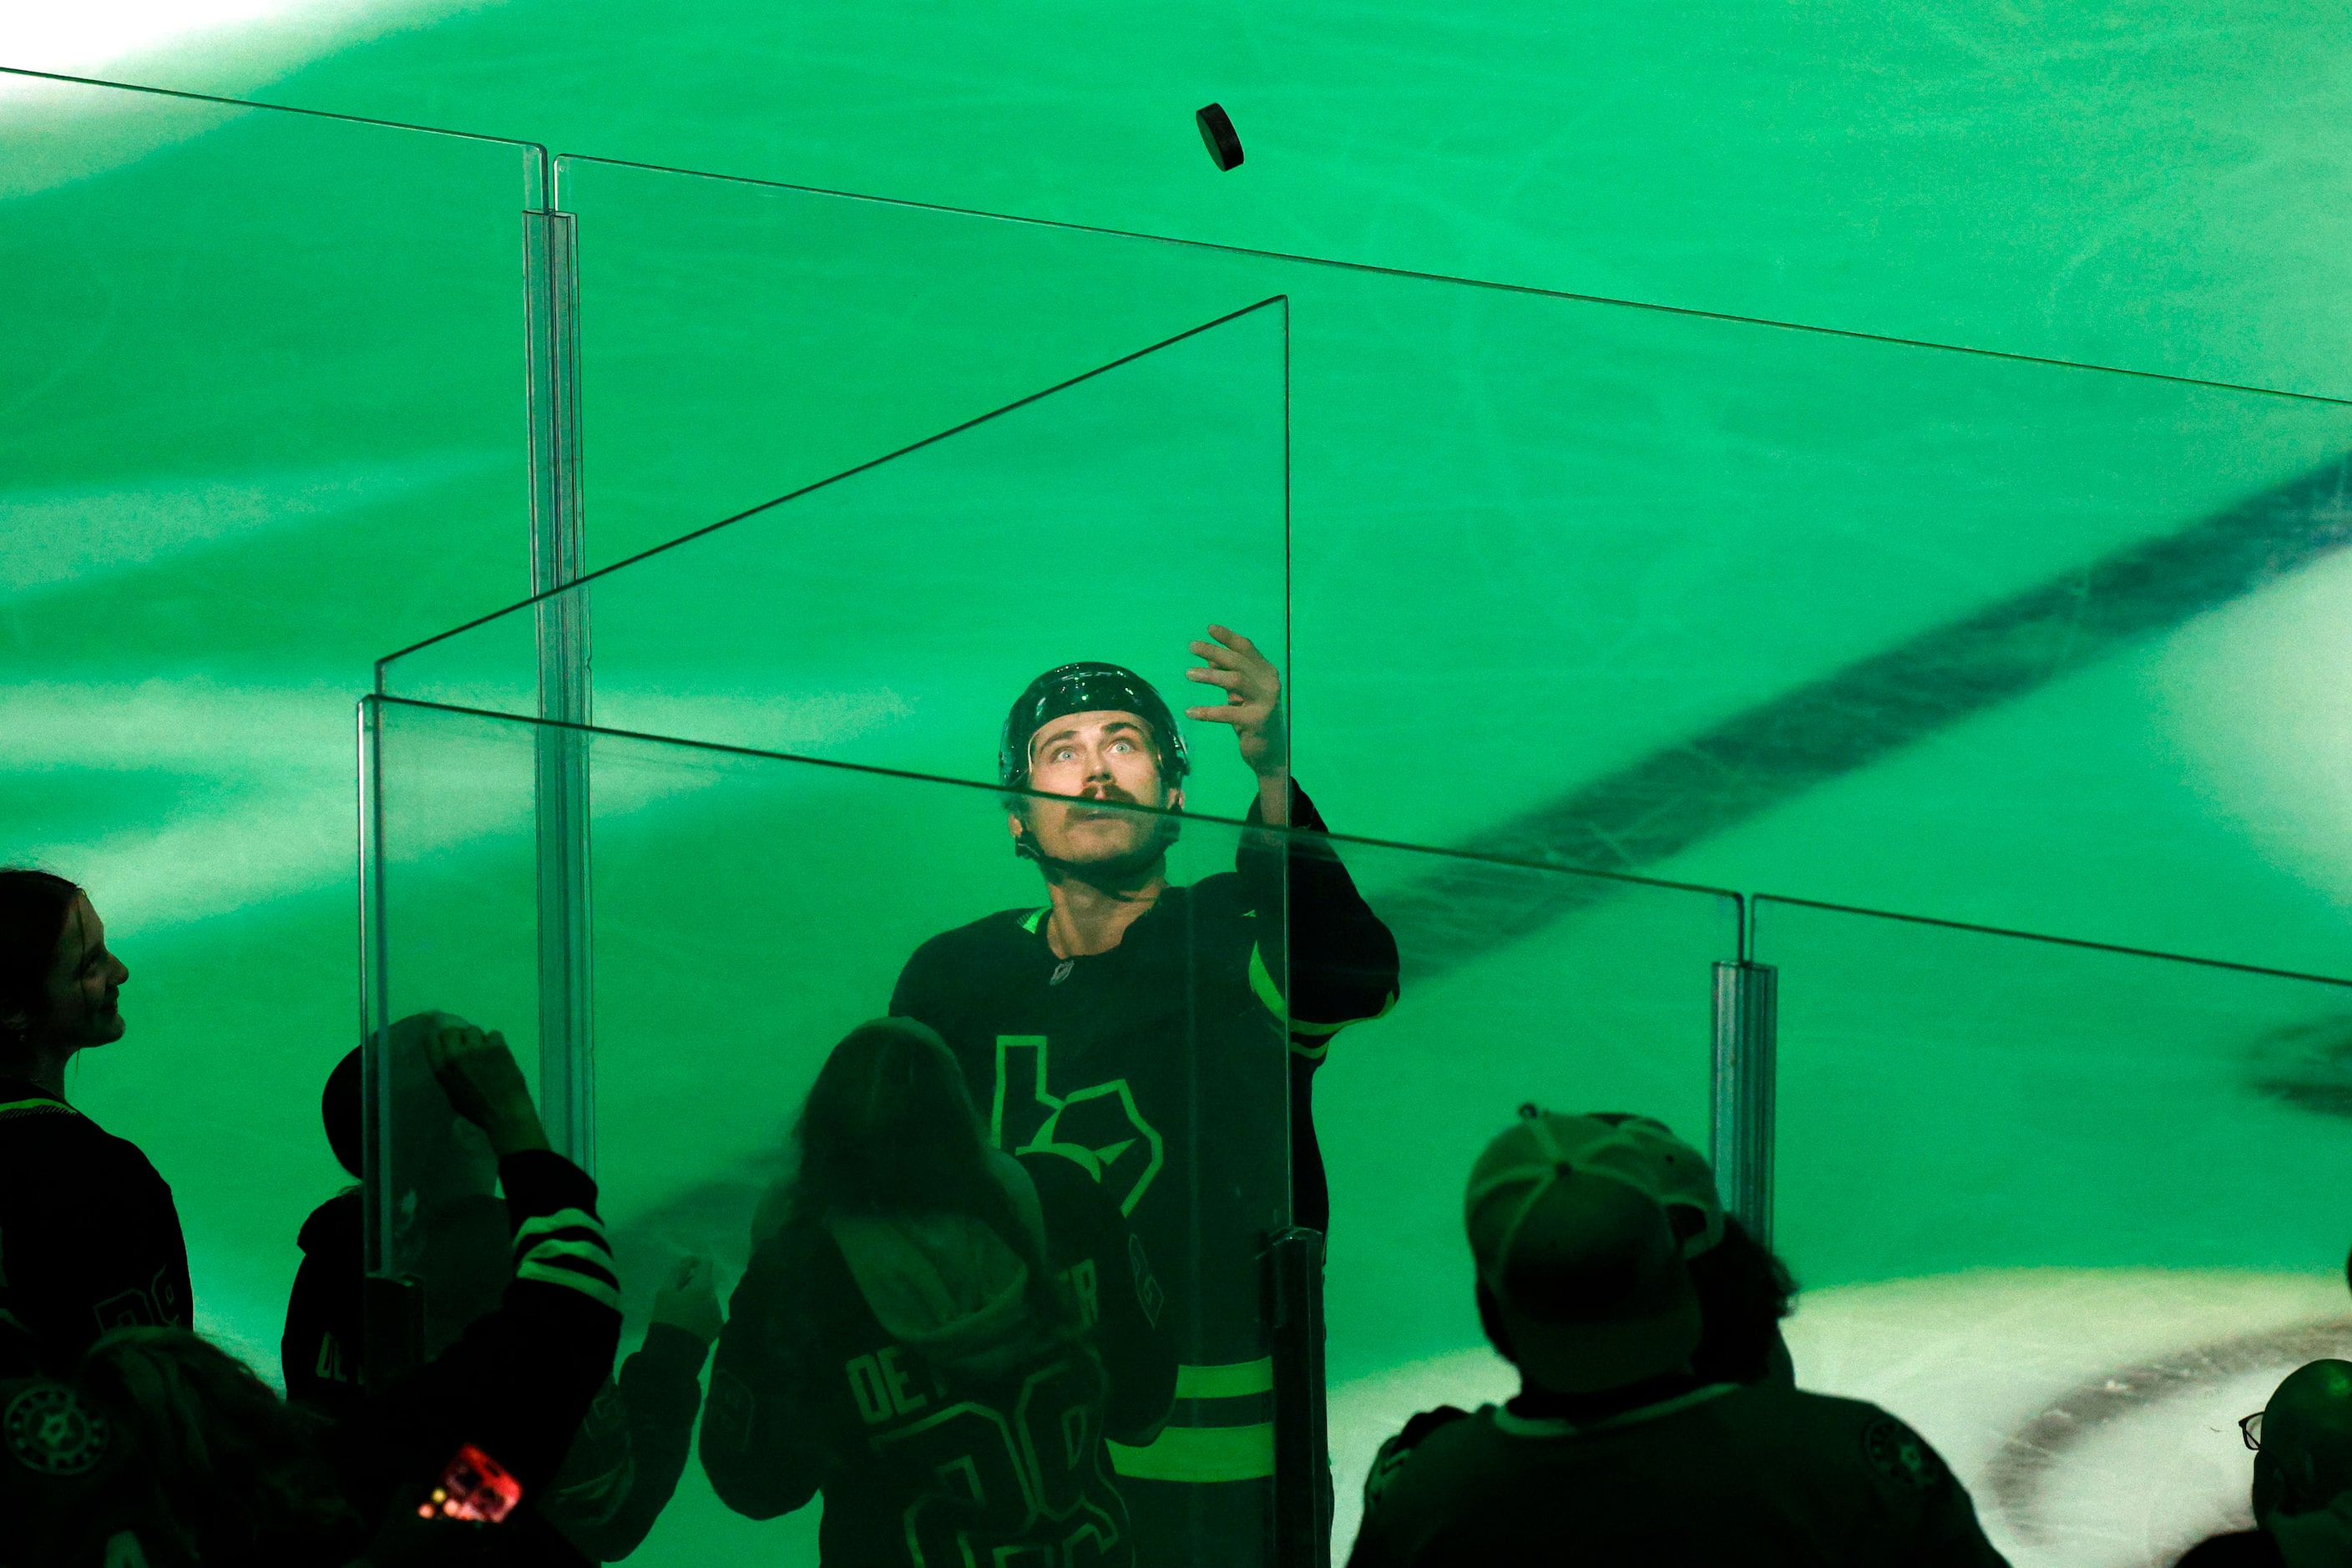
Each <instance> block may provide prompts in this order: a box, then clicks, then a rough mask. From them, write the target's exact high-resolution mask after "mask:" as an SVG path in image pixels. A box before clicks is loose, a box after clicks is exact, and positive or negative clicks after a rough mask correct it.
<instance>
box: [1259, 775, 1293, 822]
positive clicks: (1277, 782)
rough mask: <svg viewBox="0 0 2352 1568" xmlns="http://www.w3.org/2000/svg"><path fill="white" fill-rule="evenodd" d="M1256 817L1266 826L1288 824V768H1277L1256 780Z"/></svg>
mask: <svg viewBox="0 0 2352 1568" xmlns="http://www.w3.org/2000/svg"><path fill="white" fill-rule="evenodd" d="M1257 818H1258V820H1259V821H1260V822H1263V823H1265V825H1266V826H1268V827H1287V826H1290V770H1289V769H1288V768H1277V769H1276V770H1275V771H1274V772H1272V773H1260V774H1259V775H1258V780H1257Z"/></svg>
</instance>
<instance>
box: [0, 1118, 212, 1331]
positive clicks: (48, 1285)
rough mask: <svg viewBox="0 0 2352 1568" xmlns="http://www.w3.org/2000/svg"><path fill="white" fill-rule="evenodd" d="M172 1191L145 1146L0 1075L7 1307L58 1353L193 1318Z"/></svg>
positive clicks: (2, 1270) (3, 1294)
mask: <svg viewBox="0 0 2352 1568" xmlns="http://www.w3.org/2000/svg"><path fill="white" fill-rule="evenodd" d="M192 1294H193V1292H192V1291H191V1289H190V1288H189V1283H188V1248H187V1244H186V1243H185V1242H184V1240H183V1239H182V1238H181V1235H180V1215H179V1211H178V1209H176V1208H175V1207H174V1206H173V1203H172V1189H171V1188H170V1187H169V1186H167V1185H165V1184H164V1181H163V1177H161V1176H159V1175H157V1174H156V1173H155V1167H154V1166H153V1165H152V1164H149V1163H148V1162H147V1156H146V1155H144V1154H142V1153H141V1152H140V1151H139V1147H138V1145H137V1144H135V1143H131V1142H128V1141H126V1140H124V1139H121V1138H117V1137H114V1136H113V1135H112V1134H110V1133H109V1132H107V1131H105V1130H103V1129H102V1128H100V1126H99V1125H98V1124H97V1123H96V1122H94V1121H90V1120H89V1118H88V1117H87V1116H84V1115H83V1114H82V1113H81V1112H79V1111H78V1110H74V1109H73V1108H72V1107H71V1106H68V1104H66V1103H65V1101H63V1100H59V1099H58V1097H57V1096H55V1095H53V1094H50V1093H48V1092H47V1090H45V1089H39V1088H37V1087H35V1086H34V1085H32V1084H30V1083H26V1082H25V1081H23V1080H22V1079H0V1309H4V1310H6V1311H8V1312H10V1313H12V1314H14V1315H15V1317H16V1319H17V1321H19V1322H21V1323H22V1324H23V1325H24V1326H25V1328H26V1329H27V1330H29V1331H31V1333H32V1335H33V1336H34V1338H35V1339H36V1340H37V1341H38V1342H39V1343H40V1346H41V1351H42V1353H43V1354H44V1356H46V1357H47V1359H49V1360H50V1361H51V1363H54V1364H56V1365H58V1366H59V1367H61V1368H62V1367H65V1366H69V1365H70V1364H71V1363H73V1362H74V1361H75V1360H76V1359H77V1358H79V1356H80V1354H81V1352H83V1351H85V1350H87V1349H89V1345H90V1342H92V1341H94V1340H96V1339H97V1338H98V1336H99V1335H100V1334H101V1333H104V1332H105V1331H107V1330H109V1329H117V1328H125V1327H130V1326H133V1325H141V1324H145V1325H157V1326H169V1327H174V1328H187V1327H189V1326H190V1325H191V1324H192V1323H193V1321H194V1316H193V1313H194V1305H193V1302H192V1301H191V1299H190V1298H191V1296H192Z"/></svg>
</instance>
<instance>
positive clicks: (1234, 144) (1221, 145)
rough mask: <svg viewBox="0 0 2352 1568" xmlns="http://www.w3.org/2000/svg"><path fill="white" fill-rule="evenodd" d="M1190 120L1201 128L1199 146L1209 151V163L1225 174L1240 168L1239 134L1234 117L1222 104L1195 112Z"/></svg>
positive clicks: (1212, 105)
mask: <svg viewBox="0 0 2352 1568" xmlns="http://www.w3.org/2000/svg"><path fill="white" fill-rule="evenodd" d="M1192 119H1193V120H1194V121H1195V122H1197V123H1198V124H1199V125H1200V127H1201V144H1202V146H1204V147H1206V148H1208V150H1209V159H1210V162H1212V163H1215V164H1216V165H1217V167H1218V168H1219V169H1221V170H1223V172H1225V173H1226V174H1231V173H1233V172H1234V170H1235V169H1238V168H1240V167H1241V166H1242V137H1241V132H1238V131H1235V130H1234V117H1233V116H1232V115H1230V114H1227V113H1226V112H1225V110H1224V107H1223V105H1222V104H1215V103H1213V104H1211V105H1209V106H1208V107H1207V108H1206V109H1202V110H1195V111H1194V112H1193V115H1192Z"/></svg>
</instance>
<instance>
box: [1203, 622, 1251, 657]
mask: <svg viewBox="0 0 2352 1568" xmlns="http://www.w3.org/2000/svg"><path fill="white" fill-rule="evenodd" d="M1209 635H1210V636H1211V637H1214V638H1216V639H1217V640H1218V641H1219V642H1221V643H1223V644H1224V645H1225V646H1226V647H1229V648H1232V649H1233V650H1234V652H1235V653H1245V654H1255V653H1256V652H1257V644H1255V643H1254V642H1252V641H1250V640H1249V638H1247V637H1244V636H1242V634H1241V633H1239V632H1237V631H1235V630H1234V628H1233V627H1231V626H1219V625H1217V624H1216V623H1215V622H1214V621H1211V622H1210V623H1209Z"/></svg>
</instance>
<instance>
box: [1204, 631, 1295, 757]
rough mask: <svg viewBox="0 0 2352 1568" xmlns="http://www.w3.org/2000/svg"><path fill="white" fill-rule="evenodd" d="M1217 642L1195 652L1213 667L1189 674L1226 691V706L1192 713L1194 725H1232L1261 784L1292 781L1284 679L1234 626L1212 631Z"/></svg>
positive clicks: (1272, 662) (1220, 705)
mask: <svg viewBox="0 0 2352 1568" xmlns="http://www.w3.org/2000/svg"><path fill="white" fill-rule="evenodd" d="M1209 636H1211V637H1214V638H1215V639H1216V640H1215V641H1214V642H1196V643H1194V644H1192V651H1193V652H1194V653H1196V654H1198V655H1200V656H1201V657H1202V658H1203V659H1206V660H1207V661H1208V662H1207V663H1206V664H1203V665H1199V666H1196V667H1194V668H1191V669H1188V670H1186V671H1185V672H1184V679H1187V680H1190V681H1192V682H1194V683H1196V684H1198V685H1202V686H1214V687H1219V688H1222V689H1223V691H1224V693H1225V700H1223V702H1219V703H1212V704H1208V705H1206V706H1203V707H1200V708H1187V709H1185V710H1184V716H1185V717H1186V718H1188V719H1201V720H1205V721H1208V722H1210V723H1212V724H1231V725H1232V726H1233V727H1234V739H1235V740H1237V741H1239V742H1241V749H1242V761H1244V762H1245V763H1248V764H1249V765H1250V771H1251V772H1252V773H1255V774H1257V776H1258V777H1259V778H1261V779H1277V778H1282V777H1284V776H1286V774H1287V773H1288V771H1289V768H1290V741H1289V737H1288V736H1287V735H1286V733H1285V732H1284V728H1283V716H1282V676H1281V673H1280V672H1279V671H1277V670H1276V668H1274V661H1273V660H1272V659H1270V658H1266V657H1265V655H1264V654H1262V653H1260V652H1258V650H1257V645H1256V644H1255V643H1254V642H1252V641H1250V640H1249V638H1247V637H1244V636H1242V634H1241V633H1239V632H1237V631H1235V630H1234V629H1233V628H1232V627H1231V626H1214V625H1213V626H1210V627H1209Z"/></svg>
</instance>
